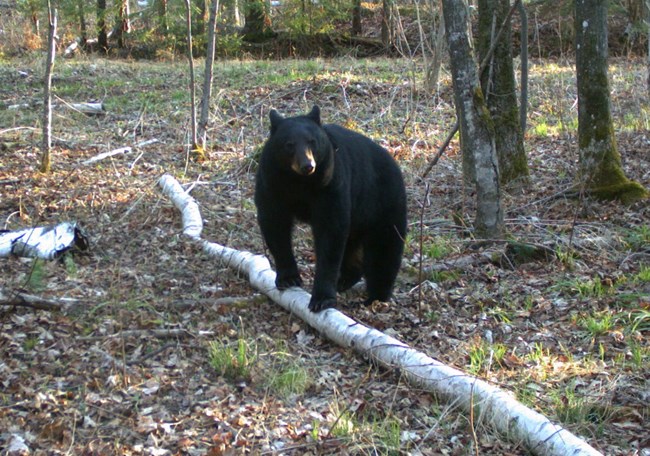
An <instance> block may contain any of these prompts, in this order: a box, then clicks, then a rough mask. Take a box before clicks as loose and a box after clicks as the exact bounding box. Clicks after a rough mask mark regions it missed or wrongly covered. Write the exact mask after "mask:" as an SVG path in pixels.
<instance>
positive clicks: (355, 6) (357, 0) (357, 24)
mask: <svg viewBox="0 0 650 456" xmlns="http://www.w3.org/2000/svg"><path fill="white" fill-rule="evenodd" d="M362 33H363V30H362V29H361V0H354V1H353V2H352V31H351V34H352V36H359V35H361V34H362Z"/></svg>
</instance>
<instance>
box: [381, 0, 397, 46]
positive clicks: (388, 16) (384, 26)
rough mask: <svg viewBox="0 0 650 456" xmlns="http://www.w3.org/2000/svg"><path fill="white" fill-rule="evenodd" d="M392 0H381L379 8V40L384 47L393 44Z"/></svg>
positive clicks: (393, 20) (393, 18) (393, 17)
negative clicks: (380, 7)
mask: <svg viewBox="0 0 650 456" xmlns="http://www.w3.org/2000/svg"><path fill="white" fill-rule="evenodd" d="M393 1H394V0H383V1H382V9H381V13H382V14H381V42H382V43H383V45H384V47H386V48H391V47H393V45H394V44H395V23H394V22H395V16H394V14H393V7H394V5H393Z"/></svg>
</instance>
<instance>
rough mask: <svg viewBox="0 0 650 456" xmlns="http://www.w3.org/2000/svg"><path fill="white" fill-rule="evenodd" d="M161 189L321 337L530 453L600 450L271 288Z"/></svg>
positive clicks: (263, 269)
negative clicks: (394, 371) (395, 372)
mask: <svg viewBox="0 0 650 456" xmlns="http://www.w3.org/2000/svg"><path fill="white" fill-rule="evenodd" d="M158 184H159V185H160V187H161V188H162V192H163V194H165V195H166V196H167V197H169V198H170V199H171V200H172V202H173V203H174V205H175V206H176V207H177V208H178V209H179V210H180V211H181V214H182V217H183V233H184V234H185V235H186V236H188V237H189V238H191V239H194V240H195V241H197V242H199V243H200V245H201V247H202V248H203V251H204V252H205V253H206V254H208V255H210V256H212V257H215V258H218V259H219V261H220V264H223V265H226V266H228V267H230V268H232V269H235V270H236V271H238V272H243V273H245V274H247V275H248V278H249V281H250V283H251V285H252V286H253V287H255V288H257V289H258V290H260V291H261V292H262V293H264V294H266V295H267V296H268V297H269V298H271V299H272V300H273V301H275V302H277V303H278V304H280V305H281V306H282V307H283V308H285V309H286V310H287V311H289V312H291V313H292V314H294V315H296V316H298V317H299V318H301V319H302V320H304V321H305V322H306V323H307V324H309V325H310V326H311V327H313V328H314V329H316V330H317V331H319V332H320V333H321V334H323V335H324V336H325V337H327V338H329V339H330V340H332V341H334V342H336V343H337V344H339V345H342V346H344V347H348V348H352V349H354V350H355V351H356V352H357V353H358V354H359V355H361V356H362V357H364V358H369V359H371V360H373V361H375V362H377V363H379V364H381V365H383V366H384V367H386V368H388V369H399V370H400V372H402V373H403V375H404V376H405V377H406V379H407V380H408V381H409V382H411V383H412V384H413V385H414V386H416V387H418V388H422V389H424V390H426V391H428V392H430V393H432V394H434V395H436V397H439V398H441V399H443V400H445V401H447V402H449V403H452V404H454V405H455V406H457V407H459V408H461V409H463V410H465V411H466V412H468V413H474V416H475V417H476V419H477V420H480V421H481V422H482V423H485V424H487V425H488V426H491V427H493V428H494V429H495V430H497V431H498V432H500V433H501V434H503V435H504V437H506V438H508V439H510V440H511V441H513V442H517V443H523V445H525V446H526V447H527V448H528V449H529V450H530V451H531V452H532V453H533V454H537V455H544V456H555V455H557V456H560V455H561V456H566V455H569V454H570V455H574V456H582V455H585V456H587V455H593V456H596V455H600V453H599V452H598V451H596V450H595V449H593V448H592V447H591V446H589V445H588V444H587V443H586V442H584V441H582V440H580V439H579V438H577V437H576V436H574V435H573V434H571V433H570V432H568V431H567V430H565V429H563V428H562V427H560V426H557V425H555V424H553V423H551V422H550V421H549V420H548V419H547V418H545V417H544V416H543V415H541V414H539V413H537V412H535V411H533V410H530V409H529V408H527V407H525V406H524V405H522V404H521V403H519V402H517V401H516V400H515V399H514V398H513V397H512V395H511V394H509V393H507V392H505V391H503V390H500V389H499V388H497V387H495V386H493V385H490V384H489V383H487V382H485V381H483V380H479V379H477V378H474V377H472V376H470V375H467V374H466V373H464V372H462V371H460V370H458V369H454V368H452V367H449V366H447V365H445V364H443V363H441V362H440V361H437V360H435V359H433V358H430V357H428V356H427V355H425V354H423V353H421V352H418V351H417V350H415V349H413V348H411V347H409V346H408V345H406V344H405V343H403V342H401V341H399V340H397V339H395V338H393V337H390V336H388V335H386V334H383V333H382V332H380V331H377V330H376V329H372V328H368V327H366V326H364V325H362V324H360V323H358V322H356V321H354V320H352V319H351V318H349V317H348V316H346V315H345V314H343V313H341V312H340V311H338V310H337V309H326V310H324V311H322V312H318V313H314V312H311V311H310V310H309V307H308V306H309V300H310V298H311V297H310V295H309V293H307V292H305V291H303V290H301V289H299V288H296V287H294V288H290V289H288V290H285V291H279V290H278V289H277V288H276V287H275V273H274V272H273V270H272V269H271V265H270V263H269V261H268V259H266V258H265V257H264V256H261V255H254V254H252V253H250V252H240V251H238V250H234V249H231V248H228V247H225V246H222V245H219V244H216V243H211V242H207V241H205V240H202V239H201V229H202V226H203V222H202V220H201V214H200V212H199V207H198V204H197V203H196V201H194V199H193V198H192V197H191V196H189V195H188V194H187V193H186V192H185V191H184V190H183V188H182V187H181V186H180V184H179V183H178V182H177V181H176V180H175V179H174V178H173V177H171V176H169V175H165V176H162V177H161V178H160V180H159V182H158Z"/></svg>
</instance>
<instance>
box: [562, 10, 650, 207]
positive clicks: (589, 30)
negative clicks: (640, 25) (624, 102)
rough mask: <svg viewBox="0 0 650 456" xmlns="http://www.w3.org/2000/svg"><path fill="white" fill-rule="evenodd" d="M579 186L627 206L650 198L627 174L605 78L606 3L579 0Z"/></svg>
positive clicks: (577, 60) (577, 41) (577, 69)
mask: <svg viewBox="0 0 650 456" xmlns="http://www.w3.org/2000/svg"><path fill="white" fill-rule="evenodd" d="M575 30H576V73H577V84H578V147H579V152H580V172H579V176H578V178H579V182H580V184H581V186H582V187H583V188H584V189H585V190H587V191H588V192H589V193H591V194H592V195H594V196H595V197H597V198H599V199H619V200H621V201H622V202H624V203H629V202H633V201H636V200H639V199H642V198H646V197H647V196H648V191H647V190H646V189H645V188H643V187H642V186H641V185H639V184H638V183H636V182H632V181H630V180H629V179H628V178H627V177H626V176H625V173H624V172H623V168H622V165H621V156H620V154H619V153H618V150H617V147H616V137H615V135H614V124H613V122H612V115H611V107H610V95H609V82H608V80H607V0H576V2H575Z"/></svg>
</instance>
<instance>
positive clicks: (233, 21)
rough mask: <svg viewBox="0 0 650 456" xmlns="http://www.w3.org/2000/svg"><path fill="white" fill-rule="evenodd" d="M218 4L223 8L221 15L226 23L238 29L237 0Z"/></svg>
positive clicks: (227, 0) (239, 20) (239, 18)
mask: <svg viewBox="0 0 650 456" xmlns="http://www.w3.org/2000/svg"><path fill="white" fill-rule="evenodd" d="M220 3H221V6H222V8H223V11H222V12H221V15H222V17H225V18H226V22H227V23H228V24H230V25H232V26H234V27H240V26H241V17H240V15H239V0H225V1H224V0H222V1H221V2H220Z"/></svg>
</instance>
